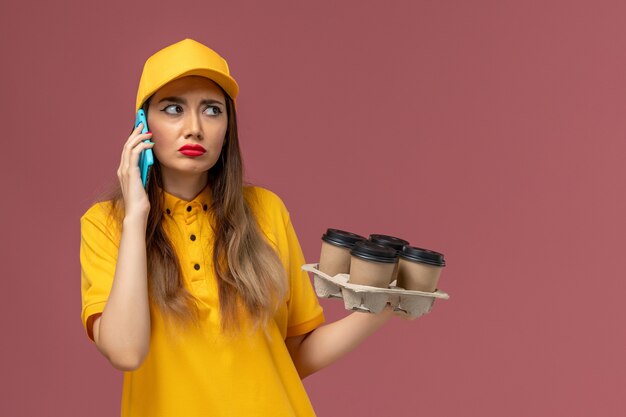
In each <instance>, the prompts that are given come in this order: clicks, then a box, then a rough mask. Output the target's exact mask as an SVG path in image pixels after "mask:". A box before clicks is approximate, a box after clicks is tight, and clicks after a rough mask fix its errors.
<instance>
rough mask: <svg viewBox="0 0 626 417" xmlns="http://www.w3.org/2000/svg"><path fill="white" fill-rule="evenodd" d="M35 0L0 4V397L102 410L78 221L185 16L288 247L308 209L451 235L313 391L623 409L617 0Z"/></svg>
mask: <svg viewBox="0 0 626 417" xmlns="http://www.w3.org/2000/svg"><path fill="white" fill-rule="evenodd" d="M40 3H41V4H39V5H37V6H35V5H34V4H27V3H20V4H19V5H18V3H17V2H13V3H11V4H9V3H8V2H5V3H4V4H2V5H1V6H0V35H2V36H0V45H1V51H2V52H1V54H2V57H1V58H0V61H1V62H2V65H0V71H1V77H0V97H1V100H0V106H1V112H0V114H1V117H2V141H3V144H4V151H3V152H2V153H1V156H0V158H1V159H2V165H1V166H2V175H1V176H0V181H1V183H0V185H1V186H2V189H3V190H4V192H5V197H4V198H3V208H2V213H3V215H2V219H1V221H2V224H1V227H2V236H3V244H2V245H3V248H4V256H3V259H4V261H3V265H5V266H4V267H3V269H2V280H0V282H1V284H0V285H1V287H0V289H1V291H0V297H1V301H2V302H1V303H0V308H1V313H2V314H0V324H1V325H2V340H3V341H2V343H0V349H1V355H0V357H1V358H2V362H3V363H2V375H3V376H2V377H1V381H2V382H1V383H2V385H3V386H2V387H1V388H2V389H1V391H0V392H2V396H3V399H2V400H1V401H0V415H3V416H35V415H47V416H52V415H55V416H56V415H59V416H73V415H84V414H86V413H87V411H88V410H94V409H95V410H96V411H89V415H91V416H113V415H117V414H118V410H119V401H120V391H121V374H120V373H119V372H118V371H116V370H114V369H113V368H112V367H111V366H110V365H109V364H108V363H107V362H106V360H105V359H104V358H103V357H102V356H101V355H100V354H99V353H98V352H97V350H96V349H95V347H94V346H93V345H92V344H90V343H89V342H88V340H87V338H86V336H85V334H84V333H83V329H82V326H81V323H80V287H79V275H80V269H79V260H78V249H79V221H78V220H79V217H80V215H81V214H82V213H83V212H84V211H85V210H86V209H87V208H88V206H89V205H90V203H91V201H92V199H93V197H94V196H95V195H96V193H97V192H98V191H101V190H102V189H103V188H104V187H105V186H106V185H107V184H109V183H110V181H114V180H115V179H116V177H115V171H116V169H117V165H118V163H119V155H120V153H121V145H122V144H123V143H124V141H125V139H126V138H127V135H128V132H129V130H130V125H131V123H132V119H133V105H134V100H135V93H136V87H137V83H138V80H139V75H140V73H141V68H142V65H143V62H144V60H145V59H146V58H147V57H148V56H149V55H150V54H151V53H153V52H155V51H156V50H158V49H160V48H161V47H163V46H165V45H167V44H170V43H173V42H175V41H178V40H181V39H183V38H184V37H191V38H194V39H197V40H199V41H201V42H204V43H206V44H208V45H210V46H211V47H213V48H214V49H216V50H217V51H218V52H220V53H221V54H223V55H224V56H225V57H226V58H227V60H228V62H229V63H230V66H231V69H232V73H233V75H234V76H235V77H236V79H237V81H238V82H239V84H240V87H241V94H240V98H239V102H238V108H239V117H240V118H239V121H240V126H241V140H242V143H243V144H242V147H243V151H244V154H245V159H246V163H247V173H248V178H249V180H251V181H252V182H255V183H257V184H259V185H262V186H265V187H267V188H269V189H271V190H273V191H275V192H276V193H277V194H279V195H280V196H281V197H282V198H283V200H284V201H285V203H286V204H287V207H288V208H289V210H290V212H291V214H292V218H293V221H294V225H295V227H296V231H297V232H298V235H299V237H300V241H301V244H302V246H303V248H304V251H305V255H306V257H307V261H309V262H315V261H316V260H317V258H318V255H319V248H320V237H321V235H322V233H323V232H324V231H325V229H326V228H327V227H338V228H344V229H348V230H352V231H354V232H357V233H362V234H368V233H388V234H395V235H397V236H400V237H404V238H406V239H408V240H409V241H411V242H412V243H415V244H418V245H422V246H426V247H430V248H433V249H435V250H439V251H441V252H443V253H445V255H446V259H447V261H448V267H446V269H445V271H444V273H443V275H442V279H441V282H440V287H441V288H442V289H443V290H445V291H447V292H448V293H450V295H451V299H450V300H449V301H443V302H438V303H437V304H436V305H435V308H434V310H433V312H432V313H431V314H430V315H428V316H426V317H424V318H421V319H418V320H416V321H413V322H406V321H402V320H400V319H394V320H392V322H390V323H389V324H388V325H387V326H386V327H385V328H383V329H382V330H381V331H380V332H379V333H377V334H375V335H374V336H373V337H372V338H371V339H369V340H368V341H367V342H366V343H365V344H364V345H362V346H361V347H360V348H358V349H357V351H355V352H354V353H353V354H351V355H350V356H348V357H347V358H345V359H342V360H341V361H339V362H338V363H336V364H334V365H333V366H331V367H330V368H327V369H325V370H323V371H321V372H319V373H318V374H315V375H313V376H311V377H310V378H308V379H306V380H305V384H306V387H307V389H308V391H309V393H310V397H311V400H312V402H313V404H314V406H315V408H316V410H317V412H318V414H319V415H320V416H341V415H344V416H357V415H359V416H396V417H400V416H414V415H425V416H431V417H435V416H452V415H460V416H483V417H490V416H508V417H515V416H548V415H552V416H556V415H567V416H570V417H573V416H590V415H602V416H621V415H626V396H624V395H623V388H624V384H625V383H626V371H625V368H626V361H625V360H624V352H625V351H626V350H625V347H626V346H625V342H626V336H625V334H626V332H625V331H624V323H625V321H624V319H623V317H624V314H625V313H624V309H623V305H624V302H623V294H624V292H625V289H626V288H625V287H626V286H625V282H626V281H625V279H624V278H625V274H624V271H625V266H626V265H625V259H626V257H625V256H624V255H623V250H624V248H625V247H626V245H625V244H626V242H625V241H624V236H625V233H624V232H625V230H624V223H625V222H624V213H626V197H625V195H626V192H625V191H624V189H625V187H624V178H625V176H624V163H623V160H624V153H625V151H626V141H625V140H624V138H625V136H626V45H625V42H626V25H624V15H625V14H626V4H625V3H624V2H620V1H614V2H610V1H593V2H592V1H589V2H581V1H562V2H555V1H546V0H542V1H519V2H512V1H460V0H459V1H455V2H451V1H397V2H389V3H385V2H367V3H369V4H368V5H366V2H363V1H352V2H331V1H316V2H309V3H307V4H304V2H292V1H281V2H277V1H274V2H241V1H227V2H226V1H225V2H208V1H203V2H184V1H176V2H172V1H168V2H156V1H151V2H146V3H144V5H143V6H140V5H138V4H135V3H134V2H119V3H118V4H117V5H116V4H115V3H113V2H78V1H76V2H75V3H74V4H70V2H65V3H66V4H65V5H63V4H61V3H59V2H40ZM123 3H128V4H123ZM157 3H159V4H158V7H157ZM322 304H323V306H324V308H325V311H326V315H327V318H328V319H329V321H334V320H336V319H339V318H341V317H343V316H345V315H346V314H347V312H346V311H344V310H343V307H342V305H340V303H339V302H338V301H337V300H322Z"/></svg>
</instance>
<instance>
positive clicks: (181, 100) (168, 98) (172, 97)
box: [159, 96, 224, 106]
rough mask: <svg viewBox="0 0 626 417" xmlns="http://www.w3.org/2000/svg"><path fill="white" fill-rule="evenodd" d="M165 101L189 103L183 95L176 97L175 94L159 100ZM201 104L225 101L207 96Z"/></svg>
mask: <svg viewBox="0 0 626 417" xmlns="http://www.w3.org/2000/svg"><path fill="white" fill-rule="evenodd" d="M164 101H171V102H172V103H177V104H187V100H185V99H184V98H182V97H175V96H171V97H164V98H162V99H161V100H159V104H161V103H162V102H164ZM200 104H221V105H222V106H223V105H224V103H222V102H221V101H219V100H214V99H211V98H205V99H204V100H202V101H201V102H200Z"/></svg>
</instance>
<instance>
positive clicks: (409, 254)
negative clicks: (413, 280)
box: [398, 245, 446, 266]
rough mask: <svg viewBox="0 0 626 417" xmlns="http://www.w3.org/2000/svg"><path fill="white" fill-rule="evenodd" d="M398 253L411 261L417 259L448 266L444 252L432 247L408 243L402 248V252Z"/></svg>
mask: <svg viewBox="0 0 626 417" xmlns="http://www.w3.org/2000/svg"><path fill="white" fill-rule="evenodd" d="M398 255H399V256H400V257H402V258H404V259H406V260H409V261H416V262H421V263H424V264H429V265H434V266H446V261H445V259H444V256H443V254H442V253H439V252H435V251H433V250H430V249H424V248H418V247H416V246H408V245H406V246H404V248H402V252H400V253H399V254H398Z"/></svg>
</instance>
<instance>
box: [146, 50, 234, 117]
mask: <svg viewBox="0 0 626 417" xmlns="http://www.w3.org/2000/svg"><path fill="white" fill-rule="evenodd" d="M187 75H200V76H202V77H206V78H209V79H210V80H212V81H214V82H216V83H217V84H219V86H220V87H222V88H223V89H224V91H226V93H227V94H228V95H229V96H230V98H232V99H233V102H234V101H235V99H236V98H237V93H238V92H239V86H238V85H237V82H236V81H235V79H234V78H233V77H231V76H230V71H229V70H228V63H227V62H226V60H225V59H224V58H222V57H221V56H220V55H219V54H218V53H217V52H215V51H214V50H212V49H211V48H209V47H207V46H205V45H203V44H201V43H200V42H197V41H194V40H193V39H189V38H187V39H184V40H182V41H180V42H177V43H175V44H172V45H170V46H166V47H165V48H163V49H161V50H160V51H158V52H157V53H155V54H154V55H152V56H151V57H150V58H148V60H147V61H146V63H145V64H144V66H143V72H142V73H141V79H140V80H139V89H138V90H137V103H136V108H135V111H138V110H139V109H140V108H141V106H142V105H143V103H144V101H146V100H147V99H148V97H150V96H151V95H152V94H154V93H155V92H156V91H157V90H158V89H159V88H161V87H163V86H164V85H165V84H167V83H169V82H170V81H173V80H175V79H177V78H181V77H185V76H187Z"/></svg>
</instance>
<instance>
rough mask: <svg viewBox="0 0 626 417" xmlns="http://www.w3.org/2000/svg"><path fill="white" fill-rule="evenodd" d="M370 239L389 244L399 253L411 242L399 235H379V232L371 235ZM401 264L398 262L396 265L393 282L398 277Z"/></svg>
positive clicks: (385, 244) (381, 243) (380, 243)
mask: <svg viewBox="0 0 626 417" xmlns="http://www.w3.org/2000/svg"><path fill="white" fill-rule="evenodd" d="M369 240H370V241H372V242H374V243H378V244H379V245H384V246H389V247H390V248H393V249H395V250H396V252H397V253H400V252H402V248H403V247H404V246H405V245H409V242H408V241H407V240H404V239H400V238H398V237H395V236H390V235H377V234H374V235H369ZM399 265H400V264H399V263H397V264H396V267H395V268H394V270H393V277H392V278H391V282H393V281H395V280H397V279H398V267H399Z"/></svg>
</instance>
